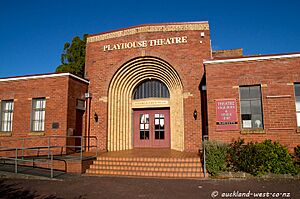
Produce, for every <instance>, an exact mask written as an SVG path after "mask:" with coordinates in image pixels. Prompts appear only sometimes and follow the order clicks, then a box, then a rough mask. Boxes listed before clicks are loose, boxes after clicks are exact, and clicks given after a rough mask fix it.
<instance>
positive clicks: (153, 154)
mask: <svg viewBox="0 0 300 199" xmlns="http://www.w3.org/2000/svg"><path fill="white" fill-rule="evenodd" d="M100 156H101V157H124V158H134V157H144V158H199V154H198V153H189V152H181V151H176V150H172V149H153V148H151V149H131V150H126V151H111V152H106V153H102V154H101V155H100Z"/></svg>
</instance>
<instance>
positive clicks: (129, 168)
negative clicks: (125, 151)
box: [90, 165, 202, 172]
mask: <svg viewBox="0 0 300 199" xmlns="http://www.w3.org/2000/svg"><path fill="white" fill-rule="evenodd" d="M90 169H94V170H115V171H152V172H155V171H159V172H202V168H201V167H200V166H199V167H144V166H111V165H91V166H90Z"/></svg>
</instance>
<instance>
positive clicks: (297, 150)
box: [294, 145, 300, 158]
mask: <svg viewBox="0 0 300 199" xmlns="http://www.w3.org/2000/svg"><path fill="white" fill-rule="evenodd" d="M294 150H295V155H296V157H297V158H300V145H298V146H297V147H295V148H294Z"/></svg>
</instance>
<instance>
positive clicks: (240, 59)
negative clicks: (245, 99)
mask: <svg viewBox="0 0 300 199" xmlns="http://www.w3.org/2000/svg"><path fill="white" fill-rule="evenodd" d="M296 57H300V52H294V53H283V54H267V55H250V56H242V57H230V58H226V57H225V58H216V59H207V60H204V61H203V63H204V64H218V63H230V62H245V61H258V60H270V59H285V58H296Z"/></svg>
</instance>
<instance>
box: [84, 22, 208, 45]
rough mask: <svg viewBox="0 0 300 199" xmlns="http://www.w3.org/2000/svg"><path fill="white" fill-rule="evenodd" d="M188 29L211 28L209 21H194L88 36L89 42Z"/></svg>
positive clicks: (146, 26) (145, 26)
mask: <svg viewBox="0 0 300 199" xmlns="http://www.w3.org/2000/svg"><path fill="white" fill-rule="evenodd" d="M187 30H209V25H208V22H192V23H182V24H164V25H142V26H136V27H132V28H126V29H122V30H116V31H112V32H108V33H102V34H100V35H95V36H90V37H88V38H87V43H92V42H97V41H103V40H106V39H113V38H117V37H123V36H128V35H134V34H138V33H151V32H171V31H175V32H176V31H187Z"/></svg>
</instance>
